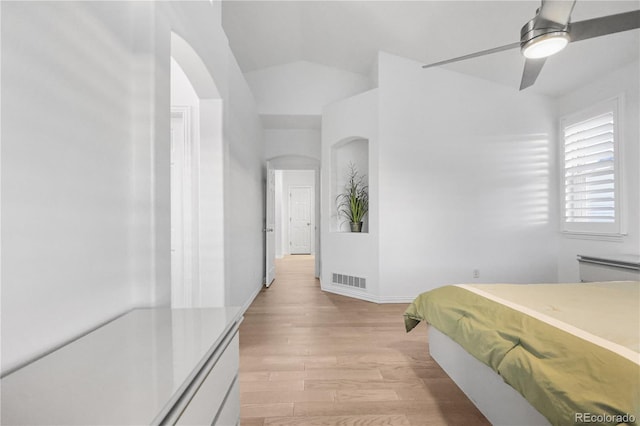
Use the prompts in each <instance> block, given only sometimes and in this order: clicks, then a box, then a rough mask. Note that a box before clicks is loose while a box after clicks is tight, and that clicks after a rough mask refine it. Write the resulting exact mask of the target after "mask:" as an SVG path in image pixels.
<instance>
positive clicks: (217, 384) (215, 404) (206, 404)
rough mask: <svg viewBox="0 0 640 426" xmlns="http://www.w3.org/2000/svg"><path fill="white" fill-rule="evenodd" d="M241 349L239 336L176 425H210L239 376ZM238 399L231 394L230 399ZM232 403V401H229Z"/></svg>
mask: <svg viewBox="0 0 640 426" xmlns="http://www.w3.org/2000/svg"><path fill="white" fill-rule="evenodd" d="M239 362H240V349H239V345H238V334H237V333H236V334H235V336H234V337H233V339H232V340H231V341H230V342H229V345H228V346H227V347H226V349H225V350H224V352H223V353H222V354H221V355H220V358H218V360H217V361H216V362H215V364H214V365H213V367H212V368H211V370H210V371H209V373H208V374H207V377H206V378H205V379H204V381H203V382H202V384H201V385H200V387H199V388H198V390H197V391H196V393H195V395H194V396H193V398H191V401H189V404H188V405H187V407H186V408H185V409H184V411H183V412H182V414H181V415H180V417H179V418H178V421H177V422H176V424H178V425H210V424H212V423H213V421H214V419H215V418H216V416H217V415H218V412H220V410H221V406H222V405H223V403H224V402H225V396H227V393H229V388H230V387H231V386H232V384H233V383H234V379H236V376H237V375H238V367H239ZM233 397H236V396H235V395H232V394H230V396H229V398H233ZM227 402H230V401H227Z"/></svg>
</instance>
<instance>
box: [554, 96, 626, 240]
mask: <svg viewBox="0 0 640 426" xmlns="http://www.w3.org/2000/svg"><path fill="white" fill-rule="evenodd" d="M616 120H617V99H615V100H613V101H609V102H606V103H604V104H602V105H599V106H597V107H595V108H592V109H590V110H588V111H583V112H581V113H578V114H575V115H573V116H571V117H565V118H564V119H563V120H562V128H561V136H562V140H563V141H564V144H563V147H564V150H563V155H564V163H563V167H564V169H563V172H564V173H563V178H564V181H563V194H564V196H563V200H562V203H563V209H562V210H563V212H564V218H563V222H564V231H567V232H579V233H594V234H616V233H619V232H620V226H619V224H620V217H619V216H620V214H619V213H620V209H619V204H620V200H619V194H620V191H619V179H618V175H619V170H618V164H619V161H618V158H617V157H618V156H619V153H618V149H617V147H618V141H617V138H618V132H617V125H618V123H617V122H616Z"/></svg>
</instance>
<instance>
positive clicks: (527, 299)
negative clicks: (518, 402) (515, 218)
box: [405, 282, 640, 425]
mask: <svg viewBox="0 0 640 426" xmlns="http://www.w3.org/2000/svg"><path fill="white" fill-rule="evenodd" d="M639 307H640V282H616V283H612V282H607V283H588V284H582V283H581V284H533V285H520V284H480V285H456V286H445V287H441V288H437V289H435V290H432V291H429V292H426V293H423V294H421V295H420V296H418V297H417V298H416V299H415V300H414V301H413V303H412V304H411V305H410V306H409V308H407V310H406V312H405V325H406V328H407V331H409V330H411V329H412V328H413V327H415V326H416V325H417V324H418V323H419V322H420V321H426V322H428V323H429V324H431V325H433V326H434V327H436V328H437V329H438V330H440V331H442V332H443V333H444V334H446V335H447V336H449V337H450V338H452V339H453V340H454V341H456V342H457V343H458V344H460V345H461V346H462V347H463V348H464V349H465V350H467V351H468V352H469V353H470V354H471V355H473V356H474V357H475V358H477V359H478V360H480V361H482V362H483V363H485V364H486V365H488V366H489V367H491V368H492V369H493V370H494V371H496V372H497V373H498V374H500V376H502V378H503V379H504V381H505V382H506V383H508V384H509V385H511V386H512V387H513V388H515V389H516V390H517V391H518V392H520V393H521V394H522V395H523V396H524V397H525V398H526V399H527V400H528V401H529V402H530V403H531V405H532V406H533V407H535V408H536V409H537V410H538V411H539V412H540V413H542V414H543V415H544V416H545V417H546V418H547V419H548V420H549V421H550V422H551V424H554V425H570V424H636V425H637V424H638V418H639V417H640V353H639V349H640V309H639Z"/></svg>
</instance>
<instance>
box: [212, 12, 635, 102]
mask: <svg viewBox="0 0 640 426" xmlns="http://www.w3.org/2000/svg"><path fill="white" fill-rule="evenodd" d="M539 5H540V2H539V1H536V0H519V1H481V0H477V1H282V0H281V1H237V0H226V1H223V5H222V12H223V15H222V20H223V27H224V28H225V31H226V33H227V35H228V37H229V43H230V45H231V49H232V50H233V52H234V54H235V56H236V58H237V60H238V63H239V64H240V68H241V69H242V70H243V71H244V72H247V71H253V70H258V69H262V68H266V67H271V66H275V65H281V64H286V63H290V62H294V61H299V60H306V61H310V62H316V63H319V64H323V65H327V66H331V67H335V68H339V69H343V70H348V71H352V72H357V73H361V74H365V75H367V74H369V73H370V70H371V67H372V65H373V64H374V61H375V59H376V55H377V52H378V51H385V52H389V53H392V54H396V55H399V56H403V57H406V58H410V59H414V60H417V61H420V62H422V63H430V62H436V61H440V60H443V59H448V58H452V57H456V56H460V55H464V54H468V53H472V52H476V51H479V50H484V49H489V48H492V47H496V46H501V45H505V44H509V43H513V42H516V41H518V40H519V35H520V28H521V27H522V25H524V23H525V22H527V21H528V20H529V19H531V18H532V17H533V16H534V15H535V10H536V8H537V7H539ZM636 9H640V0H626V1H612V0H604V1H593V0H578V1H577V3H576V6H575V8H574V11H573V14H572V20H573V21H574V22H575V21H581V20H584V19H590V18H594V17H599V16H603V15H609V14H614V13H621V12H626V11H630V10H636ZM639 54H640V30H633V31H628V32H625V33H619V34H615V35H609V36H604V37H600V38H597V39H591V40H585V41H581V42H577V43H572V44H570V45H569V46H568V48H567V49H566V50H565V51H563V52H561V53H560V54H558V55H556V56H554V57H552V58H550V59H549V60H548V61H547V63H546V65H545V68H544V69H543V71H542V73H541V74H540V77H539V78H538V81H537V82H536V85H535V86H534V87H533V88H532V89H533V90H535V91H536V92H538V93H545V94H548V95H552V96H557V95H559V94H562V93H565V92H567V91H570V90H572V89H573V88H576V87H579V86H580V85H582V84H585V83H587V82H588V81H590V80H592V79H593V78H595V77H597V76H598V75H601V74H604V73H606V72H608V71H610V70H612V69H615V68H618V67H620V66H622V65H624V64H627V63H630V62H632V61H634V60H637V59H638V57H639ZM523 63H524V59H523V58H522V56H521V55H520V52H519V49H512V50H510V51H506V52H501V53H497V54H493V55H490V56H485V57H482V58H476V59H471V60H467V61H464V62H461V63H457V64H451V65H447V66H446V67H447V68H449V69H452V70H455V71H459V72H463V73H467V74H470V75H475V76H478V77H481V78H486V79H489V80H492V81H495V82H498V83H502V84H505V85H509V86H512V87H518V86H519V82H520V76H521V73H522V66H523ZM586 65H588V66H586ZM425 72H428V70H425ZM527 90H531V89H527Z"/></svg>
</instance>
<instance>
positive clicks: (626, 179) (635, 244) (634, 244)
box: [555, 62, 640, 282]
mask: <svg viewBox="0 0 640 426" xmlns="http://www.w3.org/2000/svg"><path fill="white" fill-rule="evenodd" d="M638 76H640V67H639V65H638V62H634V63H632V64H629V65H628V66H626V67H624V68H622V69H620V70H617V71H615V72H613V73H611V74H609V75H606V76H603V77H602V78H600V79H598V80H597V81H594V82H593V83H591V84H589V85H587V86H585V87H582V88H580V89H579V90H576V91H575V92H573V93H570V94H568V95H566V96H563V97H561V98H558V99H556V100H555V107H556V114H557V116H558V118H560V117H562V116H564V115H567V114H571V113H573V112H576V111H580V110H582V109H584V108H586V107H588V106H590V105H594V104H597V103H598V102H600V101H604V100H606V99H609V98H612V97H614V96H617V95H620V94H623V96H624V104H623V107H622V109H621V111H622V114H621V116H620V125H621V126H622V127H621V129H620V130H621V131H620V135H621V139H620V142H622V143H621V144H620V145H621V146H620V148H621V151H620V154H621V160H622V161H621V166H622V172H623V179H622V194H623V203H624V204H623V209H624V219H626V225H627V226H626V230H627V235H626V236H624V237H622V238H620V239H617V240H609V241H606V240H602V239H589V238H585V237H582V238H576V237H569V236H561V237H560V253H559V266H558V280H559V281H560V282H576V281H578V280H579V275H578V262H577V261H576V256H577V255H578V254H587V255H589V254H591V255H599V256H615V255H617V254H635V255H638V254H640V147H639V145H640V142H639V141H640V130H639V126H638V117H640V110H639V107H638V105H639V104H640V99H639V93H640V88H639V83H638ZM558 214H559V213H558Z"/></svg>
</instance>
